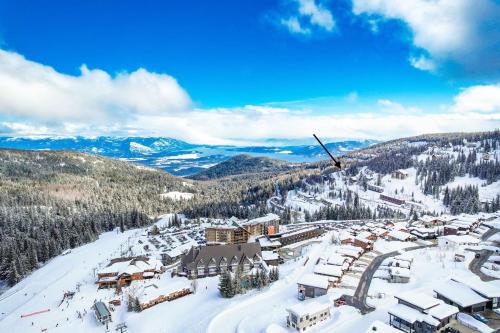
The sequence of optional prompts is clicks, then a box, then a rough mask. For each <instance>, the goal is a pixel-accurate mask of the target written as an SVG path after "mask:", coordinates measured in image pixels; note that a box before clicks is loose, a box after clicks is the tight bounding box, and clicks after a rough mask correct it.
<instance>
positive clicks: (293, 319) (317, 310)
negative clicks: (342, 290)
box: [286, 301, 330, 332]
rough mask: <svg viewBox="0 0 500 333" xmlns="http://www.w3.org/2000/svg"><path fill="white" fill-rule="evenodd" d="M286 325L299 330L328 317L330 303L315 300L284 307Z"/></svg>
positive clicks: (301, 330)
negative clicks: (286, 313) (286, 314)
mask: <svg viewBox="0 0 500 333" xmlns="http://www.w3.org/2000/svg"><path fill="white" fill-rule="evenodd" d="M286 311H287V312H288V316H287V318H286V325H287V326H288V327H291V328H294V329H296V330H297V331H299V332H303V331H305V330H306V329H307V328H309V327H312V326H314V325H316V324H317V323H319V322H321V321H323V320H326V319H328V318H330V305H329V304H327V303H326V304H325V303H318V302H315V301H309V302H303V303H298V304H296V305H294V306H291V307H289V308H288V309H286Z"/></svg>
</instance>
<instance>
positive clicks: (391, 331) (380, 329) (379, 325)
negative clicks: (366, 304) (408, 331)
mask: <svg viewBox="0 0 500 333" xmlns="http://www.w3.org/2000/svg"><path fill="white" fill-rule="evenodd" d="M374 332H377V333H401V331H400V330H398V329H396V328H394V327H392V326H389V325H387V324H386V323H383V322H381V321H379V320H376V321H374V322H373V323H372V324H371V325H370V326H369V327H368V328H367V329H366V332H365V333H374Z"/></svg>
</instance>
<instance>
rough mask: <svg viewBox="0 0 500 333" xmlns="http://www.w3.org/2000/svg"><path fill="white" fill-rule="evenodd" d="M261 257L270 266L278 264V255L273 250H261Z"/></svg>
mask: <svg viewBox="0 0 500 333" xmlns="http://www.w3.org/2000/svg"><path fill="white" fill-rule="evenodd" d="M262 259H263V260H264V262H265V263H266V264H268V265H270V266H278V265H279V263H280V255H279V254H278V253H276V252H273V251H262Z"/></svg>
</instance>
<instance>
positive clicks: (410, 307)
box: [388, 292, 458, 333]
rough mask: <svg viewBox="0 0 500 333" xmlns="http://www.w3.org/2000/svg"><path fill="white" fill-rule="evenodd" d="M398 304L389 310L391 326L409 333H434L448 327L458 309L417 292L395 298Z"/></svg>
mask: <svg viewBox="0 0 500 333" xmlns="http://www.w3.org/2000/svg"><path fill="white" fill-rule="evenodd" d="M394 297H395V298H396V299H397V300H398V304H396V305H395V306H394V307H392V308H391V309H389V311H388V313H389V324H390V325H391V326H392V327H395V328H397V329H399V330H401V331H403V332H407V333H434V332H437V331H439V330H441V329H442V328H443V327H444V326H446V325H447V324H448V323H449V322H450V320H451V319H452V318H453V317H455V316H456V314H457V313H458V308H457V307H455V306H452V305H449V304H446V303H444V302H443V301H442V300H439V299H436V298H434V297H431V296H428V295H425V294H420V293H416V292H406V293H403V294H400V295H397V296H394Z"/></svg>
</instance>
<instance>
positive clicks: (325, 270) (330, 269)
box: [314, 264, 342, 277]
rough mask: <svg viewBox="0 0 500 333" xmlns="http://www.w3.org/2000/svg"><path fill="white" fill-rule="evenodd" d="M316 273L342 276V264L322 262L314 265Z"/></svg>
mask: <svg viewBox="0 0 500 333" xmlns="http://www.w3.org/2000/svg"><path fill="white" fill-rule="evenodd" d="M314 273H316V274H322V275H329V276H335V277H341V276H342V266H335V265H324V264H320V265H316V266H315V267H314Z"/></svg>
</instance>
